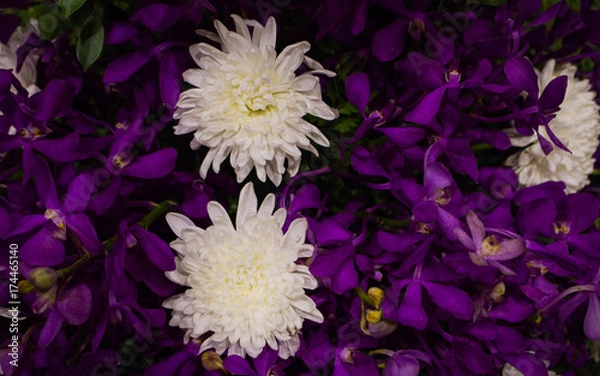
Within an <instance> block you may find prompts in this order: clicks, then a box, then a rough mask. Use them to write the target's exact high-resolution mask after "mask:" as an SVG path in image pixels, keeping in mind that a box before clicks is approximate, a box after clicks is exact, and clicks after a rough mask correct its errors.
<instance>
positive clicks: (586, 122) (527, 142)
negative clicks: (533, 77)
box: [506, 60, 600, 193]
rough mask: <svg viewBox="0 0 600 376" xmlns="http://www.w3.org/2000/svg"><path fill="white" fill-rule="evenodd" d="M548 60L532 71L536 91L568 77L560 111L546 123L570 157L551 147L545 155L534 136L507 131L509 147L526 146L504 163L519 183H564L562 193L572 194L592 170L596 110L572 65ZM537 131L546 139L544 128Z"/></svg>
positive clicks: (598, 128) (599, 128) (598, 130)
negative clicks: (541, 68)
mask: <svg viewBox="0 0 600 376" xmlns="http://www.w3.org/2000/svg"><path fill="white" fill-rule="evenodd" d="M555 65H556V62H555V61H554V60H550V61H548V63H546V66H545V67H544V69H543V71H542V72H539V71H536V73H537V75H538V84H539V87H540V92H542V91H543V90H544V88H545V87H546V85H548V83H550V81H552V79H554V78H555V77H558V76H562V75H565V76H567V77H568V84H567V90H566V93H565V99H564V101H563V103H562V104H561V105H560V111H558V112H557V113H556V117H555V118H554V119H552V120H551V121H550V124H549V125H550V128H552V131H553V132H554V133H555V134H556V136H557V137H558V139H559V140H561V141H562V142H563V143H564V144H565V146H566V147H567V148H568V149H569V150H570V151H571V152H572V154H570V153H568V152H566V151H564V150H562V149H560V148H557V147H555V148H554V150H552V152H551V153H550V154H548V155H545V154H544V152H543V151H542V148H541V146H540V144H539V142H538V140H537V136H536V135H532V136H528V137H524V136H521V135H519V134H516V132H509V135H510V136H511V142H512V144H513V146H521V147H524V146H527V147H526V148H525V149H524V150H522V151H520V152H518V153H517V154H514V155H512V156H510V157H509V158H508V160H507V161H506V162H507V164H508V165H509V166H512V167H513V168H514V170H515V172H516V173H517V175H518V176H519V183H520V184H522V185H524V186H527V187H530V186H533V185H537V184H540V183H543V182H547V181H553V180H554V181H564V182H565V184H566V192H567V193H574V192H577V191H579V190H581V189H582V188H583V187H585V186H586V185H588V184H589V183H590V180H589V178H588V176H589V175H590V174H591V173H592V171H594V159H593V158H592V156H593V154H594V153H595V151H596V149H597V148H598V136H599V135H600V113H599V112H598V111H599V109H600V107H599V106H598V104H597V103H596V101H595V98H596V93H595V92H594V91H592V90H591V85H590V82H589V80H587V79H585V80H580V79H576V78H575V73H576V72H577V68H576V67H575V66H574V65H572V64H566V65H564V66H559V67H557V68H556V69H555ZM539 132H540V133H541V134H542V135H543V136H544V137H546V138H548V135H547V133H546V130H545V128H544V127H540V129H539Z"/></svg>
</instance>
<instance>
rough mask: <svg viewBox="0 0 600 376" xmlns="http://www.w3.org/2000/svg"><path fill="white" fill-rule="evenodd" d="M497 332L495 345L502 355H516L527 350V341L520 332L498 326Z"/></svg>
mask: <svg viewBox="0 0 600 376" xmlns="http://www.w3.org/2000/svg"><path fill="white" fill-rule="evenodd" d="M497 330H498V336H497V337H496V340H495V341H494V344H495V346H496V347H497V348H498V351H499V352H500V353H502V354H516V353H522V352H524V351H525V350H526V347H527V340H526V339H525V337H524V336H523V335H522V334H521V333H520V332H519V331H518V330H516V329H513V328H510V327H506V326H498V329H497Z"/></svg>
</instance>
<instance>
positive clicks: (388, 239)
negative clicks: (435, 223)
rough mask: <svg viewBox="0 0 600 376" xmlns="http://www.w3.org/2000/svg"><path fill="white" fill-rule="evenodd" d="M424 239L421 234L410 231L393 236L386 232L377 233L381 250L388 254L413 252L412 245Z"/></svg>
mask: <svg viewBox="0 0 600 376" xmlns="http://www.w3.org/2000/svg"><path fill="white" fill-rule="evenodd" d="M422 239H423V236H422V235H421V234H417V233H414V232H409V231H407V232H402V233H399V234H392V233H389V232H385V231H378V232H377V242H378V243H379V245H380V246H381V248H383V249H385V250H386V251H388V252H408V251H410V250H412V245H414V244H415V243H416V242H418V241H419V240H422Z"/></svg>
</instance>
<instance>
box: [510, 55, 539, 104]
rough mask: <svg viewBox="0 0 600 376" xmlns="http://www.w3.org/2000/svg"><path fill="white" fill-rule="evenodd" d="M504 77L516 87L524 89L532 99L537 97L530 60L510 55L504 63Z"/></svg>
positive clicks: (537, 91)
mask: <svg viewBox="0 0 600 376" xmlns="http://www.w3.org/2000/svg"><path fill="white" fill-rule="evenodd" d="M504 73H505V74H506V78H508V81H510V83H511V84H513V85H514V86H515V87H517V89H520V90H524V91H525V92H527V93H528V94H529V95H531V96H532V97H533V98H534V99H537V98H538V93H539V88H538V83H537V75H536V74H535V71H534V69H533V65H532V64H531V62H530V61H529V60H527V59H525V58H524V57H511V58H509V59H508V60H507V61H506V64H505V65H504Z"/></svg>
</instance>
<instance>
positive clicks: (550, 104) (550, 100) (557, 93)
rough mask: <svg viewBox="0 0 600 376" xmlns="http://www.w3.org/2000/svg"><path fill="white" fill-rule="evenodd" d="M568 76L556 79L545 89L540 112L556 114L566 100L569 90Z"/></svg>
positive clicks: (541, 97) (540, 101)
mask: <svg viewBox="0 0 600 376" xmlns="http://www.w3.org/2000/svg"><path fill="white" fill-rule="evenodd" d="M567 82H568V77H567V76H560V77H556V78H555V79H553V80H552V81H550V83H548V85H547V86H546V88H545V89H544V91H543V92H542V95H541V96H540V100H539V103H540V110H541V111H542V112H544V113H550V112H556V111H558V110H559V106H560V104H561V103H562V102H563V100H564V99H565V92H566V90H567Z"/></svg>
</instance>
